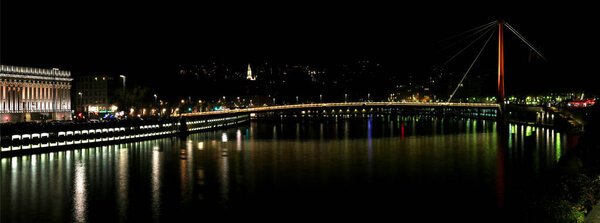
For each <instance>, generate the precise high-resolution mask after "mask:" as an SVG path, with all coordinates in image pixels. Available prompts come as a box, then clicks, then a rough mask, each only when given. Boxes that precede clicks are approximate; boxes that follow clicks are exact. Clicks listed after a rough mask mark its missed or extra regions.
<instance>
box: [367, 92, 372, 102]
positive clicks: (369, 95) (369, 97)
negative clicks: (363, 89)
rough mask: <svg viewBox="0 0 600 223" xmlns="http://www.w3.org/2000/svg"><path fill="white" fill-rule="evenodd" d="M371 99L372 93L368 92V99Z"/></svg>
mask: <svg viewBox="0 0 600 223" xmlns="http://www.w3.org/2000/svg"><path fill="white" fill-rule="evenodd" d="M369 100H371V93H367V101H369Z"/></svg>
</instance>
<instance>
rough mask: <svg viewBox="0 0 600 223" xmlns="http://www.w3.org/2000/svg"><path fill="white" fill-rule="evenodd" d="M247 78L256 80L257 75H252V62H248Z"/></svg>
mask: <svg viewBox="0 0 600 223" xmlns="http://www.w3.org/2000/svg"><path fill="white" fill-rule="evenodd" d="M246 79H247V80H251V81H254V80H256V76H252V68H250V64H248V75H247V76H246Z"/></svg>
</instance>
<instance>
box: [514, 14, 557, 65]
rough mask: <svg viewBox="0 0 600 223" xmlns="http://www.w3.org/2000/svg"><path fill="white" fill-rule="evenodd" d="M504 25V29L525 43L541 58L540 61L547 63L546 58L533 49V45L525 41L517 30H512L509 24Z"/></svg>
mask: <svg viewBox="0 0 600 223" xmlns="http://www.w3.org/2000/svg"><path fill="white" fill-rule="evenodd" d="M504 25H505V26H506V28H508V29H509V30H510V31H511V32H512V33H513V34H515V35H516V36H517V37H518V38H519V39H521V41H523V43H525V45H527V46H528V47H529V48H531V49H532V50H533V51H535V53H537V55H538V56H540V57H542V59H544V60H546V61H548V60H547V59H546V57H544V55H542V53H540V51H539V50H537V49H536V48H535V47H533V45H532V44H531V43H530V42H529V41H527V39H525V37H523V35H521V34H520V33H519V32H517V30H516V29H515V28H513V27H512V26H511V25H510V24H508V23H504Z"/></svg>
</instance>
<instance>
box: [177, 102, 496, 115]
mask: <svg viewBox="0 0 600 223" xmlns="http://www.w3.org/2000/svg"><path fill="white" fill-rule="evenodd" d="M332 107H439V108H484V109H498V108H499V107H500V106H499V105H498V104H494V103H444V102H440V103H437V102H435V103H434V102H346V103H318V104H296V105H278V106H265V107H254V108H244V109H235V110H224V111H210V112H195V113H185V114H181V116H184V117H185V116H201V115H215V114H229V113H254V112H270V111H280V110H289V109H303V108H306V109H314V108H332ZM174 116H178V115H174Z"/></svg>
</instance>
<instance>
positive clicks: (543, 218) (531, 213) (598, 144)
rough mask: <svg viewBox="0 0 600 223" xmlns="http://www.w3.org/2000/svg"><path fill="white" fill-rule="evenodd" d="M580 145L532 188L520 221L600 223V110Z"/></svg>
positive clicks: (596, 110) (589, 121)
mask: <svg viewBox="0 0 600 223" xmlns="http://www.w3.org/2000/svg"><path fill="white" fill-rule="evenodd" d="M585 130H586V131H585V132H584V133H583V135H582V137H581V139H580V140H579V144H578V145H577V146H576V147H574V148H573V149H571V150H569V151H567V154H566V155H565V156H563V157H561V159H560V161H559V163H558V165H557V167H556V168H555V169H554V170H553V171H550V172H549V173H547V174H546V175H545V176H543V177H542V178H541V179H539V180H538V181H536V182H535V183H533V184H531V185H529V186H528V187H527V189H526V191H525V193H524V194H526V196H528V197H526V198H524V199H525V202H524V204H525V205H524V206H523V207H520V209H521V210H520V212H521V213H519V214H518V216H522V217H523V218H520V219H518V220H524V221H527V222H584V221H585V222H600V221H599V220H600V210H598V207H599V205H598V204H599V202H600V138H598V136H600V107H599V106H595V107H594V108H593V109H592V110H591V112H590V115H589V116H588V117H587V124H586V127H585Z"/></svg>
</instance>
